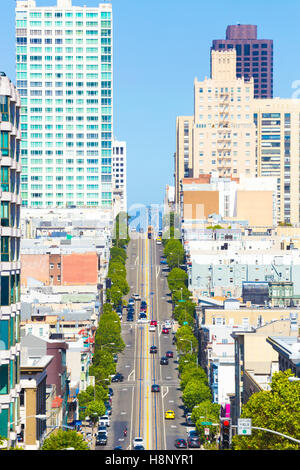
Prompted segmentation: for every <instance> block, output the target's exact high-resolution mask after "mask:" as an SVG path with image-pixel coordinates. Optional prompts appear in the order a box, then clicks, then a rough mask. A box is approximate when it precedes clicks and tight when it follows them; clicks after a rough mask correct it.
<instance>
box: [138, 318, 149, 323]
mask: <svg viewBox="0 0 300 470" xmlns="http://www.w3.org/2000/svg"><path fill="white" fill-rule="evenodd" d="M138 323H148V320H147V318H145V317H142V318H139V319H138Z"/></svg>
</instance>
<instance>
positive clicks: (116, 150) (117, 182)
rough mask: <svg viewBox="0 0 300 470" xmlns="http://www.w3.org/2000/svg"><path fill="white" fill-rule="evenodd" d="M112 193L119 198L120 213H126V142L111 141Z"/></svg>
mask: <svg viewBox="0 0 300 470" xmlns="http://www.w3.org/2000/svg"><path fill="white" fill-rule="evenodd" d="M112 158H113V163H112V166H113V168H112V174H113V191H114V193H115V194H119V197H120V208H119V209H120V212H127V171H126V168H127V149H126V142H124V141H118V140H114V141H113V157H112Z"/></svg>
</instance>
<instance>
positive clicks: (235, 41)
mask: <svg viewBox="0 0 300 470" xmlns="http://www.w3.org/2000/svg"><path fill="white" fill-rule="evenodd" d="M232 49H235V50H236V54H237V61H236V77H237V78H241V77H244V79H245V80H246V81H248V80H250V78H251V77H253V80H254V97H255V98H273V40H272V39H258V38H257V26H256V25H245V24H236V25H230V26H228V27H227V29H226V39H215V40H214V41H213V44H212V50H216V51H226V50H232Z"/></svg>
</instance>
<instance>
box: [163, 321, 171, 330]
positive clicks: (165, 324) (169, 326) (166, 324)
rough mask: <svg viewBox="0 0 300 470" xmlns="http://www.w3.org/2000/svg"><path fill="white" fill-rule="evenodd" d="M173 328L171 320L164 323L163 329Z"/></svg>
mask: <svg viewBox="0 0 300 470" xmlns="http://www.w3.org/2000/svg"><path fill="white" fill-rule="evenodd" d="M171 327H172V324H171V322H170V320H166V321H165V322H164V325H163V328H168V329H169V330H170V329H171Z"/></svg>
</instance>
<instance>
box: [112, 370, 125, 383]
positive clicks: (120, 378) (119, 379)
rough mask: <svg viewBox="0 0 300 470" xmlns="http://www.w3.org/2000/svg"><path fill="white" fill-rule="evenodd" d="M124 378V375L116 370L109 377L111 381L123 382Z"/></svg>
mask: <svg viewBox="0 0 300 470" xmlns="http://www.w3.org/2000/svg"><path fill="white" fill-rule="evenodd" d="M123 380H124V375H123V374H120V372H117V373H116V374H115V375H114V376H113V377H112V379H111V381H112V382H123Z"/></svg>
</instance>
